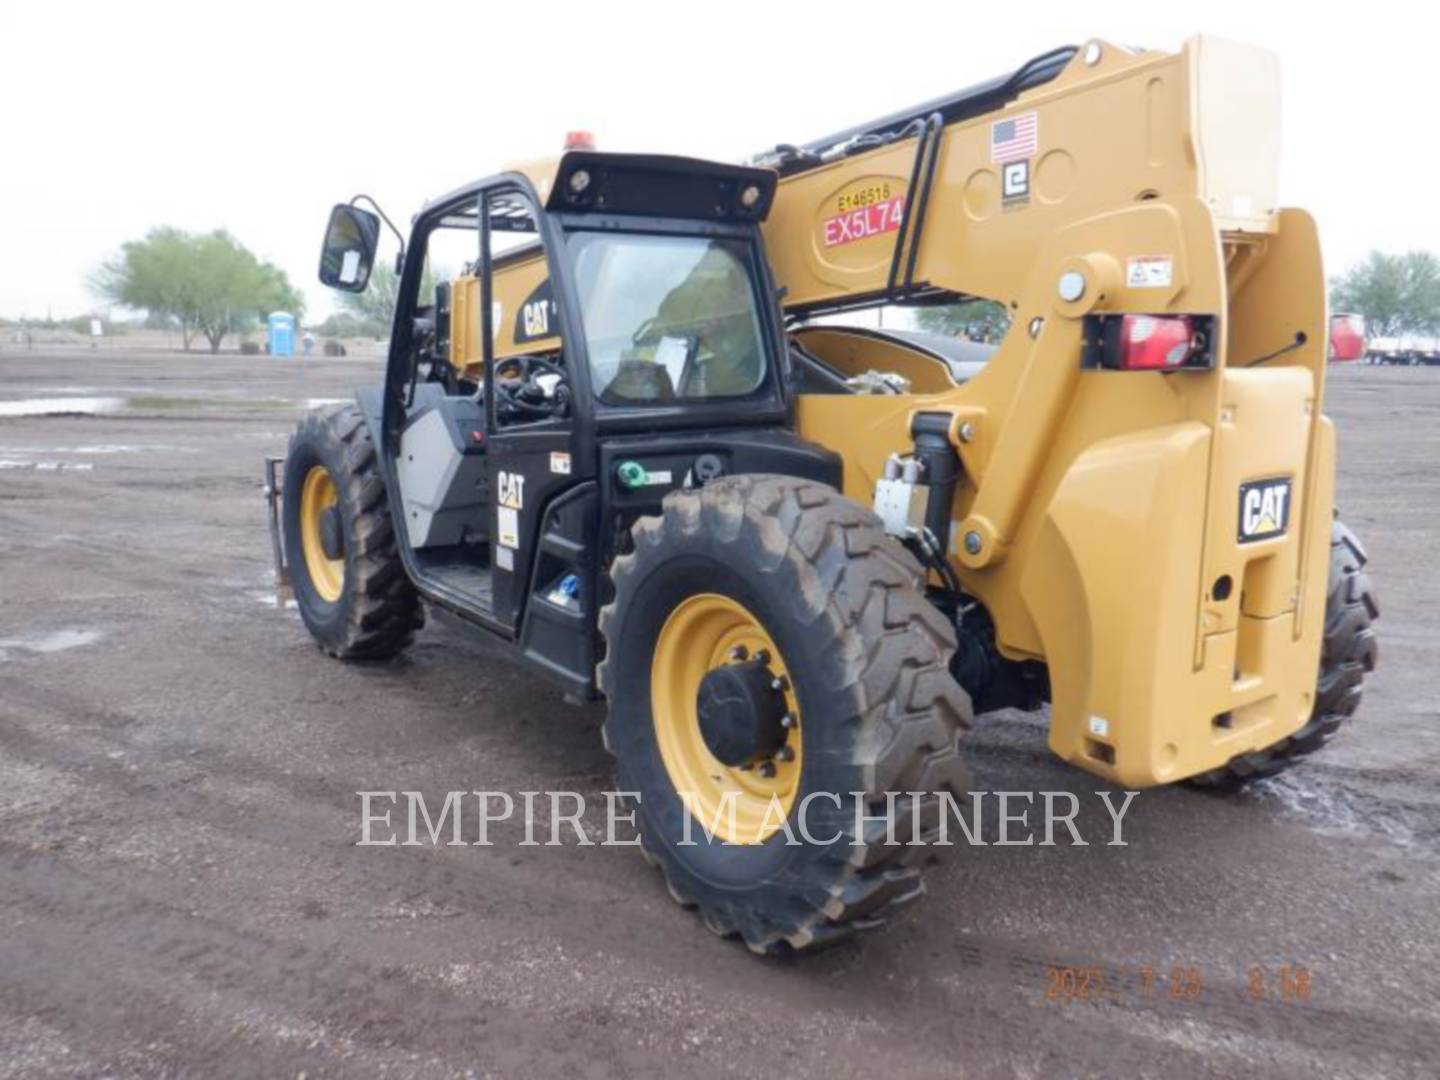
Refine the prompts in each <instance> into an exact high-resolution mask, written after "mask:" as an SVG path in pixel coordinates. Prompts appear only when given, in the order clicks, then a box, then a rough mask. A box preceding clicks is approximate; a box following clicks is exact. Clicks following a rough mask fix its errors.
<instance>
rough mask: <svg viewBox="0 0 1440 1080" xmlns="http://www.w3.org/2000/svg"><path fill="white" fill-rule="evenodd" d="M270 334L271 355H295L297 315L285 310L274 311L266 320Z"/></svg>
mask: <svg viewBox="0 0 1440 1080" xmlns="http://www.w3.org/2000/svg"><path fill="white" fill-rule="evenodd" d="M266 323H267V325H268V327H269V335H270V355H271V356H294V355H295V316H294V315H291V314H290V313H289V312H285V311H272V312H271V313H270V318H269V319H267V320H266Z"/></svg>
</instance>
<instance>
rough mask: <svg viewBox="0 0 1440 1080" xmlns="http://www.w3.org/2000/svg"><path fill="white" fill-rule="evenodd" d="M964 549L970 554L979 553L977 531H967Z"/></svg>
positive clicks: (978, 535)
mask: <svg viewBox="0 0 1440 1080" xmlns="http://www.w3.org/2000/svg"><path fill="white" fill-rule="evenodd" d="M965 550H966V551H968V552H969V553H970V554H971V555H979V554H980V534H979V533H978V532H967V533H966V534H965Z"/></svg>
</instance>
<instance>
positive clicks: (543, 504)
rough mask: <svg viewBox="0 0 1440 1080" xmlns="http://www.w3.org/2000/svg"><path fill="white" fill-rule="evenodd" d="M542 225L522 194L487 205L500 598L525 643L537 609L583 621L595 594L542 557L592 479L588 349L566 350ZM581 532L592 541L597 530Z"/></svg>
mask: <svg viewBox="0 0 1440 1080" xmlns="http://www.w3.org/2000/svg"><path fill="white" fill-rule="evenodd" d="M543 225H544V219H543V217H542V212H541V211H540V210H539V209H538V208H537V207H536V206H535V204H534V203H533V202H532V200H531V198H530V196H529V194H528V193H527V192H525V191H523V190H521V189H519V188H518V187H517V188H503V187H502V188H500V189H498V190H491V191H488V192H487V193H486V194H485V195H484V196H482V200H481V206H480V237H481V267H480V270H481V311H480V315H481V320H480V321H481V333H482V335H483V337H484V340H485V341H486V343H487V347H486V350H485V354H486V355H485V393H484V398H485V409H486V431H487V437H486V438H487V444H488V445H487V448H486V459H487V468H488V470H489V490H490V494H491V498H492V501H493V506H492V509H491V512H492V514H493V518H492V521H491V530H490V543H491V567H492V571H493V577H492V583H493V596H494V603H495V616H496V618H497V619H498V620H499V621H501V622H503V623H507V624H509V625H511V626H514V627H516V628H517V632H518V636H520V637H522V638H524V637H525V632H524V627H523V624H524V623H525V621H526V619H527V615H528V614H531V613H530V612H529V610H528V609H529V608H530V606H531V601H532V599H533V598H534V597H539V598H540V599H541V602H542V604H548V605H549V606H551V607H554V608H555V609H556V610H557V611H558V612H559V613H560V614H561V617H563V616H564V615H565V614H567V613H569V612H570V611H572V610H573V611H574V612H576V613H579V612H580V611H582V610H583V608H584V607H585V606H586V605H585V600H587V599H588V597H584V596H583V594H585V593H588V592H589V582H587V581H584V580H583V578H584V577H585V574H584V567H583V566H581V565H578V564H577V561H575V560H570V561H566V560H558V561H557V560H556V559H554V558H547V557H544V554H543V551H542V549H543V548H545V547H546V546H547V545H545V544H544V543H543V542H542V537H543V536H544V535H545V534H546V533H547V531H548V532H554V531H555V526H554V524H553V519H554V517H555V513H556V508H557V507H563V506H565V505H567V504H568V503H569V502H573V501H574V500H573V498H570V499H567V498H566V494H567V492H569V491H570V489H572V488H575V487H576V486H577V485H579V484H581V483H582V482H583V481H584V480H585V479H586V477H584V476H583V475H581V474H580V472H579V471H578V470H577V459H578V457H579V456H580V455H577V447H576V445H575V443H576V433H577V407H578V405H579V395H578V390H579V384H580V383H581V382H583V373H580V372H577V370H576V368H577V365H578V363H579V355H580V351H581V347H580V345H579V343H578V341H577V342H573V343H572V342H570V341H567V340H566V339H567V334H566V332H565V330H564V328H563V325H562V324H563V323H564V319H563V313H562V311H561V308H560V302H559V299H558V297H557V290H556V287H555V277H554V269H555V267H556V266H557V265H558V262H557V260H556V259H555V258H554V257H553V253H552V252H551V251H550V250H549V248H550V244H549V243H547V240H546V236H545V231H544V228H543ZM557 235H558V234H557ZM576 336H577V337H578V335H576ZM577 376H578V377H577ZM591 486H592V487H593V484H592V485H591ZM570 516H572V517H573V516H576V515H570ZM582 516H583V515H582ZM584 525H585V529H584V531H586V532H590V531H592V524H591V523H590V522H589V521H586V522H585V523H584ZM574 530H575V526H574V524H573V523H572V525H571V526H570V529H569V531H571V532H573V531H574ZM550 546H553V543H552V545H550ZM566 621H568V620H566Z"/></svg>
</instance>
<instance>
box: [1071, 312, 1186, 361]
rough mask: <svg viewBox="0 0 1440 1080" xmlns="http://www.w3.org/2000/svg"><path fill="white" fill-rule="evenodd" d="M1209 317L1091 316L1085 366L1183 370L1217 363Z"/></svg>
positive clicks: (1087, 321) (1087, 333) (1087, 320)
mask: <svg viewBox="0 0 1440 1080" xmlns="http://www.w3.org/2000/svg"><path fill="white" fill-rule="evenodd" d="M1213 323H1214V319H1213V317H1212V316H1209V315H1091V316H1089V317H1088V318H1087V319H1086V320H1085V347H1084V352H1083V353H1082V357H1081V365H1082V366H1083V367H1087V368H1105V369H1108V370H1110V371H1178V370H1180V369H1182V368H1209V367H1212V366H1213V364H1214V359H1213V356H1214V354H1213V352H1212V348H1211V342H1212V333H1211V330H1212V326H1213Z"/></svg>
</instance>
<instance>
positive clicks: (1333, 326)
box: [1330, 315, 1365, 360]
mask: <svg viewBox="0 0 1440 1080" xmlns="http://www.w3.org/2000/svg"><path fill="white" fill-rule="evenodd" d="M1364 355H1365V320H1364V319H1363V318H1361V317H1360V316H1359V315H1331V316H1330V359H1331V360H1359V359H1360V358H1361V357H1362V356H1364Z"/></svg>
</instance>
